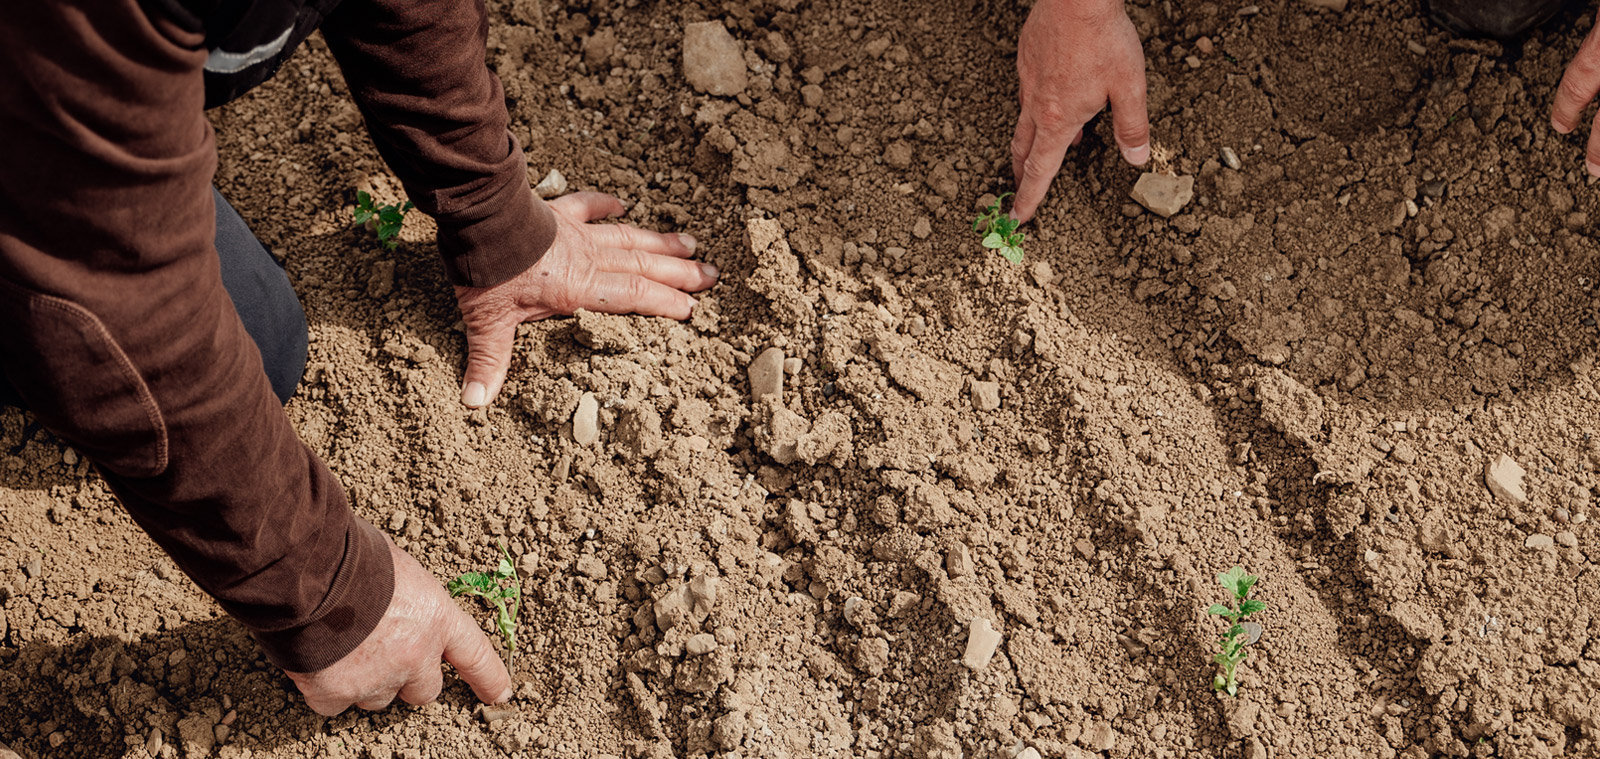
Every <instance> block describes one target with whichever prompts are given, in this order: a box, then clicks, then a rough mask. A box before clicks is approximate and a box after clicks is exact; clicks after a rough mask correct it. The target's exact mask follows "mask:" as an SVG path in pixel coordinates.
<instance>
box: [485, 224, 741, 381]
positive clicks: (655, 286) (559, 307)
mask: <svg viewBox="0 0 1600 759" xmlns="http://www.w3.org/2000/svg"><path fill="white" fill-rule="evenodd" d="M550 208H551V209H552V210H554V211H555V216H556V239H555V242H554V243H553V244H552V245H551V246H550V250H548V251H546V252H545V254H544V257H543V258H540V259H539V262H538V263H536V264H534V265H533V266H531V267H529V269H528V270H527V271H525V272H523V273H521V274H519V275H517V276H516V277H513V278H512V279H510V280H508V281H506V282H504V283H502V284H499V285H495V286H494V287H483V288H477V287H457V288H456V301H457V303H459V304H460V306H461V318H462V320H463V321H465V322H466V325H467V370H466V373H465V376H464V377H463V379H462V388H461V402H462V403H464V404H466V405H467V406H471V407H473V408H479V407H481V406H487V405H488V404H489V402H490V401H492V400H494V397H495V395H496V394H498V393H499V392H500V385H501V384H503V383H504V382H505V379H506V369H507V368H508V367H510V366H511V343H512V340H513V339H514V338H515V337H516V335H517V325H518V324H521V323H523V322H529V321H536V320H539V319H544V318H546V317H550V316H555V315H557V314H571V313H572V312H574V311H576V310H578V309H580V308H585V309H588V310H590V311H601V312H604V313H609V314H630V313H636V314H645V315H647V316H666V317H670V318H673V319H687V318H689V312H690V311H691V310H692V309H693V308H694V305H695V300H694V298H692V297H689V293H692V292H699V291H701V290H704V289H706V288H708V287H710V286H711V285H713V284H715V283H716V281H717V269H716V267H714V266H712V265H711V264H706V263H695V262H693V261H690V260H688V258H689V256H691V255H693V254H694V248H695V241H694V238H693V237H690V236H688V235H667V234H659V233H656V232H650V231H646V230H643V229H639V228H638V227H633V226H629V225H626V224H590V223H589V222H592V221H595V220H597V219H604V218H606V217H609V216H617V215H619V214H621V213H622V212H623V208H622V202H621V201H619V200H617V199H616V198H613V197H611V196H610V195H605V194H602V193H598V192H579V193H574V194H572V195H564V196H562V197H559V198H556V199H555V200H552V201H550Z"/></svg>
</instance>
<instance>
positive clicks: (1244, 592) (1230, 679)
mask: <svg viewBox="0 0 1600 759" xmlns="http://www.w3.org/2000/svg"><path fill="white" fill-rule="evenodd" d="M1217 582H1219V583H1222V587H1223V588H1225V589H1226V590H1227V591H1228V593H1229V594H1231V595H1232V596H1233V605H1232V606H1224V605H1222V604H1212V605H1211V608H1210V609H1207V610H1206V613H1208V614H1214V615H1216V616H1219V617H1222V618H1223V619H1226V620H1228V622H1229V626H1228V631H1227V632H1225V633H1223V634H1222V651H1221V652H1220V653H1218V654H1217V655H1216V656H1213V657H1211V660H1212V661H1214V662H1216V663H1217V666H1219V667H1221V668H1222V672H1220V673H1219V674H1218V675H1217V676H1216V678H1215V679H1213V680H1212V681H1211V687H1212V688H1213V689H1215V690H1220V691H1226V692H1227V693H1228V695H1230V696H1237V695H1239V681H1238V679H1237V677H1236V675H1237V674H1238V669H1239V664H1240V663H1241V662H1243V661H1244V660H1245V657H1247V656H1249V655H1250V651H1249V650H1248V649H1247V648H1246V646H1249V645H1250V644H1252V643H1254V642H1256V641H1257V640H1259V639H1260V638H1261V625H1259V624H1256V623H1255V622H1251V621H1249V619H1248V618H1249V616H1250V615H1251V614H1255V613H1256V612H1259V611H1261V610H1262V609H1265V608H1267V605H1266V604H1265V603H1262V602H1261V601H1257V600H1255V599H1253V598H1246V597H1245V596H1248V595H1250V589H1251V588H1252V587H1255V584H1256V576H1255V575H1247V574H1245V573H1244V568H1242V567H1234V568H1233V569H1230V570H1228V571H1226V572H1223V573H1222V574H1219V575H1217Z"/></svg>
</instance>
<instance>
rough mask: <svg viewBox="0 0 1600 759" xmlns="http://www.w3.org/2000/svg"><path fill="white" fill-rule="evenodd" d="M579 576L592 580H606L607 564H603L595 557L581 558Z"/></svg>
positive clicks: (579, 559)
mask: <svg viewBox="0 0 1600 759" xmlns="http://www.w3.org/2000/svg"><path fill="white" fill-rule="evenodd" d="M578 574H581V575H583V576H584V577H587V578H589V579H591V580H604V579H605V578H606V565H605V562H602V561H600V560H599V559H597V558H595V557H593V556H582V557H579V558H578Z"/></svg>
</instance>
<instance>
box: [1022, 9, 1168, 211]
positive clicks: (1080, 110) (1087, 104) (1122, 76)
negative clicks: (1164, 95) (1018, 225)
mask: <svg viewBox="0 0 1600 759" xmlns="http://www.w3.org/2000/svg"><path fill="white" fill-rule="evenodd" d="M1017 91H1018V95H1019V97H1020V100H1021V112H1020V113H1019V115H1018V118H1017V129H1016V133H1015V137H1014V138H1013V139H1012V141H1011V164H1012V173H1013V174H1014V175H1015V179H1016V181H1017V198H1016V204H1015V205H1014V206H1013V210H1012V214H1011V215H1012V217H1013V218H1015V219H1017V220H1018V221H1027V220H1028V219H1030V218H1032V216H1033V214H1034V211H1035V210H1036V209H1037V208H1038V206H1039V204H1040V203H1041V202H1043V200H1044V196H1045V193H1047V192H1048V191H1049V189H1050V184H1051V181H1052V180H1053V179H1054V178H1055V175H1056V173H1057V172H1058V171H1059V170H1060V168H1061V162H1062V160H1063V159H1064V158H1065V157H1066V152H1067V149H1068V147H1069V146H1071V145H1075V144H1077V142H1078V140H1079V139H1081V137H1082V131H1083V127H1084V125H1085V124H1086V123H1088V121H1089V120H1090V119H1092V118H1094V115H1095V114H1096V113H1098V112H1099V111H1100V110H1101V109H1102V108H1104V107H1105V106H1106V104H1107V103H1110V105H1111V107H1112V121H1113V127H1114V131H1115V133H1116V140H1117V144H1118V146H1119V147H1120V148H1121V150H1122V155H1123V157H1124V158H1126V159H1127V160H1128V162H1130V163H1133V164H1135V165H1142V164H1143V163H1144V162H1145V161H1146V160H1147V159H1148V158H1149V156H1150V137H1149V124H1148V117H1147V115H1146V112H1145V81H1144V49H1143V48H1142V47H1141V45H1140V42H1139V34H1138V32H1137V31H1136V30H1135V29H1134V27H1133V22H1131V21H1129V20H1128V15H1127V13H1126V12H1125V11H1124V10H1123V7H1122V0H1039V2H1037V3H1035V4H1034V6H1033V10H1032V11H1030V12H1029V14H1028V20H1027V22H1026V23H1024V24H1023V27H1022V33H1021V35H1020V36H1019V37H1018V38H1017Z"/></svg>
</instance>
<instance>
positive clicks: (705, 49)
mask: <svg viewBox="0 0 1600 759" xmlns="http://www.w3.org/2000/svg"><path fill="white" fill-rule="evenodd" d="M683 78H684V79H686V80H688V82H689V85H690V86H692V87H694V88H695V89H696V90H699V91H700V92H704V93H707V94H710V95H722V96H730V95H737V94H739V93H741V92H743V91H744V88H745V86H746V85H747V84H748V83H749V81H750V80H749V74H748V72H747V71H746V69H745V64H744V53H742V52H741V51H740V50H739V43H738V42H737V41H735V40H734V39H733V35H731V34H729V33H728V28H727V27H725V26H723V25H722V22H721V21H700V22H697V23H692V24H688V25H687V26H685V27H684V28H683Z"/></svg>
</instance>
